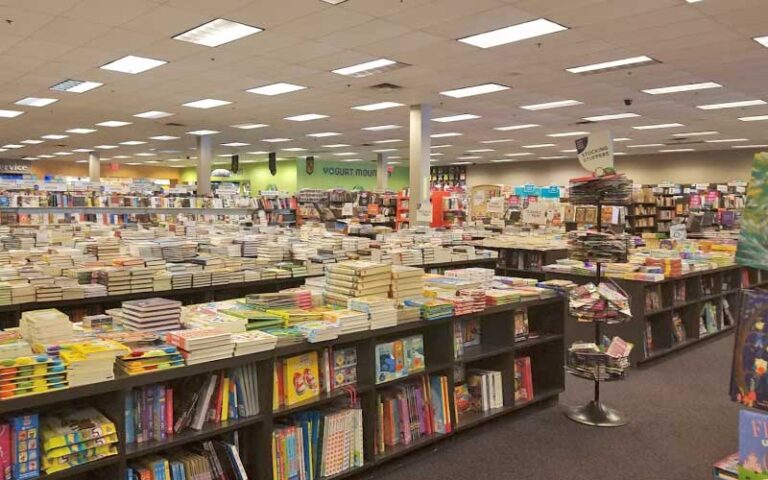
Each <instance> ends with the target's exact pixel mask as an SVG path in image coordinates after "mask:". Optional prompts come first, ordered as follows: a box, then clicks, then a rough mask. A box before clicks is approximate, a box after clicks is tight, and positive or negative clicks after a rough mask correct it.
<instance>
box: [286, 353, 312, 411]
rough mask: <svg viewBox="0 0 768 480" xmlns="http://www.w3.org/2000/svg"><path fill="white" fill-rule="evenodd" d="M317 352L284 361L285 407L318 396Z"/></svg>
mask: <svg viewBox="0 0 768 480" xmlns="http://www.w3.org/2000/svg"><path fill="white" fill-rule="evenodd" d="M318 370H319V369H318V359H317V352H309V353H305V354H303V355H297V356H295V357H290V358H286V359H285V372H286V376H285V389H286V391H287V392H286V393H287V395H286V405H294V404H296V403H299V402H303V401H305V400H308V399H311V398H315V397H317V396H318V395H320V382H319V378H320V377H319V372H318Z"/></svg>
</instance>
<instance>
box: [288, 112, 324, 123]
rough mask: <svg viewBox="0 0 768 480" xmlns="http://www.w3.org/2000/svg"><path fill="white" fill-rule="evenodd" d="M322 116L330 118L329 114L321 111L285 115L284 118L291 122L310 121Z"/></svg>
mask: <svg viewBox="0 0 768 480" xmlns="http://www.w3.org/2000/svg"><path fill="white" fill-rule="evenodd" d="M322 118H328V115H322V114H319V113H305V114H303V115H294V116H292V117H285V118H283V120H290V121H291V122H309V121H311V120H320V119H322Z"/></svg>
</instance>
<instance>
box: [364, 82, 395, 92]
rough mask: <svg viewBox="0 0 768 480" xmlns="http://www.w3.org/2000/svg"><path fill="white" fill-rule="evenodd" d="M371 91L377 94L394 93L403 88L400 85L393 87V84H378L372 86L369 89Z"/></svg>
mask: <svg viewBox="0 0 768 480" xmlns="http://www.w3.org/2000/svg"><path fill="white" fill-rule="evenodd" d="M369 88H370V89H371V90H376V91H377V92H394V91H395V90H400V89H402V88H403V87H401V86H400V85H395V84H394V83H386V82H385V83H379V84H377V85H372V86H371V87H369Z"/></svg>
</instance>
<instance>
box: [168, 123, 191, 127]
mask: <svg viewBox="0 0 768 480" xmlns="http://www.w3.org/2000/svg"><path fill="white" fill-rule="evenodd" d="M165 126H166V127H186V125H184V124H183V123H176V122H168V123H166V124H165Z"/></svg>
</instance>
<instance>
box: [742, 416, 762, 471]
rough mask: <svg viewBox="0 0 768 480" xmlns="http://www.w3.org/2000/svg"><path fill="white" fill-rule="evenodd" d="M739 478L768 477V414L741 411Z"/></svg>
mask: <svg viewBox="0 0 768 480" xmlns="http://www.w3.org/2000/svg"><path fill="white" fill-rule="evenodd" d="M739 479H740V480H765V479H768V414H765V413H762V412H757V411H754V410H747V409H742V410H741V412H740V413H739Z"/></svg>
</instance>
